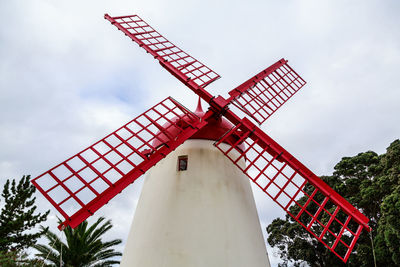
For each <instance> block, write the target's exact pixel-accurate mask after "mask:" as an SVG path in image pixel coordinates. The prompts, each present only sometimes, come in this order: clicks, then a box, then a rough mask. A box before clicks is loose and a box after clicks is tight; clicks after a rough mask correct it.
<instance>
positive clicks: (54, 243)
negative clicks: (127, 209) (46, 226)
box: [34, 217, 122, 267]
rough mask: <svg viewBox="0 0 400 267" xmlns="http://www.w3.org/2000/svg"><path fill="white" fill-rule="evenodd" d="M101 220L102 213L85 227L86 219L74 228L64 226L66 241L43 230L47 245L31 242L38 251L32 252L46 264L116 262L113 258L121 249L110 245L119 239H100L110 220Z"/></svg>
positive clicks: (72, 266)
mask: <svg viewBox="0 0 400 267" xmlns="http://www.w3.org/2000/svg"><path fill="white" fill-rule="evenodd" d="M102 221H104V217H100V218H99V219H98V220H97V221H96V222H95V223H94V224H93V225H91V226H90V227H89V228H88V223H87V221H84V222H82V223H81V224H80V225H79V226H78V227H76V228H75V229H72V228H71V227H69V226H68V227H67V228H65V230H64V234H65V237H66V243H64V242H63V241H61V239H60V238H59V237H57V235H56V234H55V233H53V232H51V231H47V232H46V234H45V237H46V238H47V240H48V241H49V245H48V246H46V245H40V244H38V245H34V248H35V249H36V250H38V251H39V253H38V254H36V256H37V257H40V258H42V259H45V260H47V261H49V262H50V263H51V264H50V266H64V267H88V266H90V267H95V266H96V267H97V266H111V265H113V264H119V260H115V259H113V258H114V257H119V256H121V255H122V253H120V252H117V251H115V250H114V249H113V248H111V247H112V246H115V245H118V244H120V243H121V242H122V241H121V240H120V239H114V240H112V241H109V242H103V241H102V240H101V236H102V235H103V234H104V233H105V232H107V231H108V230H110V228H111V227H112V224H111V221H109V220H108V221H106V222H105V223H104V224H102V225H100V223H101V222H102ZM60 255H61V256H60Z"/></svg>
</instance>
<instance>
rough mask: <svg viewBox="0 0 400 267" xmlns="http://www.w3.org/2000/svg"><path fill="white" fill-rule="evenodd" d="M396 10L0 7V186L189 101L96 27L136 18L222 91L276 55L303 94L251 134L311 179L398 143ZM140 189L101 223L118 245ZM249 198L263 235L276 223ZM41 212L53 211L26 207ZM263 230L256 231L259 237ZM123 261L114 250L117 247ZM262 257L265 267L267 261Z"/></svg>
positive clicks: (259, 198) (392, 4) (123, 42)
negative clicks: (153, 112)
mask: <svg viewBox="0 0 400 267" xmlns="http://www.w3.org/2000/svg"><path fill="white" fill-rule="evenodd" d="M399 7H400V2H399V1H397V0H392V1H389V0H388V1H382V0H380V1H378V0H376V1H372V0H362V1H361V0H359V1H345V0H335V1H320V0H315V1H312V0H307V1H300V0H298V1H292V0H289V1H267V0H263V1H236V0H231V1H228V0H226V1H209V0H203V1H182V0H170V1H160V0H147V1H105V0H97V1H93V0H90V1H75V0H69V1H64V0H62V1H61V0H58V1H51V0H37V1H33V0H32V1H22V0H12V1H6V0H2V1H0V22H1V24H0V25H1V26H0V112H1V113H0V114H1V116H0V146H1V149H0V186H1V188H2V185H3V184H4V182H5V180H6V179H7V178H17V179H19V178H20V177H21V176H22V175H23V174H31V175H32V176H33V177H35V176H37V175H39V174H41V173H42V172H44V171H46V170H48V169H49V168H50V167H52V166H54V165H55V164H57V163H59V162H61V161H63V160H64V159H66V158H67V157H69V156H71V155H73V154H75V153H77V152H79V151H80V150H81V149H83V148H85V147H87V146H88V145H90V144H91V143H93V142H95V141H97V140H98V139H100V138H102V137H104V136H105V135H106V134H108V133H109V132H111V131H113V130H115V129H116V128H117V127H119V126H120V125H122V124H124V123H126V122H127V121H128V120H130V119H132V118H134V117H135V116H137V115H139V114H140V113H141V112H143V111H144V110H146V109H147V108H149V107H150V106H152V105H154V104H156V103H157V102H159V101H161V100H162V99H164V98H165V97H167V96H169V95H171V96H173V97H174V98H176V99H177V100H178V101H180V102H181V103H183V104H184V105H186V106H188V107H191V108H194V106H195V102H196V97H195V96H194V94H193V93H192V92H191V91H190V90H188V89H187V88H185V86H184V85H182V84H180V82H179V81H177V80H176V79H175V78H174V77H172V76H171V75H170V74H169V73H168V72H167V71H165V70H164V69H162V68H161V67H160V66H159V64H157V62H156V61H155V60H154V59H152V57H150V56H148V55H147V54H146V53H145V52H144V50H142V49H139V48H138V46H137V45H134V44H133V43H132V42H131V41H130V40H129V39H128V38H127V37H125V36H123V34H121V32H119V31H118V30H116V28H115V27H113V26H111V24H110V23H109V22H108V21H106V20H104V18H103V15H104V13H109V14H110V15H111V16H117V15H127V14H138V15H140V16H141V17H142V18H143V19H144V20H146V21H147V22H148V23H149V24H150V25H152V26H153V27H154V28H155V29H157V30H158V31H159V32H160V33H161V34H163V35H164V36H166V37H167V38H168V39H170V40H171V41H172V42H174V43H175V44H176V45H178V46H179V47H180V48H182V49H183V50H185V51H186V52H188V53H190V54H191V55H192V56H194V57H196V58H197V59H199V60H200V61H202V62H203V63H205V64H206V65H207V66H209V67H211V68H212V69H213V70H214V71H216V72H217V73H218V74H220V75H221V76H222V78H221V79H219V80H218V81H216V82H214V83H213V84H212V85H210V86H209V87H207V89H209V91H210V92H211V93H212V94H215V95H218V94H221V95H223V96H226V94H227V92H228V91H229V90H231V89H232V88H233V87H235V86H237V85H238V84H240V83H241V82H243V81H245V80H247V79H248V78H249V77H251V76H253V75H254V74H256V73H258V72H259V71H261V70H262V69H264V68H266V67H267V66H269V65H271V64H272V63H274V62H275V61H277V60H279V59H280V58H282V57H284V58H286V59H288V60H289V63H290V65H291V66H292V67H293V68H294V69H295V70H296V71H297V72H298V73H299V74H300V75H301V76H302V77H303V78H304V79H305V80H306V81H307V82H308V83H307V85H306V86H305V87H304V88H303V89H302V90H301V91H299V93H297V94H296V95H295V96H294V97H293V98H292V99H291V100H290V101H289V102H287V103H286V104H285V105H284V106H283V107H282V108H281V109H280V110H279V111H277V112H276V113H275V114H274V115H273V116H272V117H271V118H270V119H269V120H268V121H267V122H266V123H265V125H264V126H263V127H262V128H263V129H264V130H265V131H266V132H267V133H268V134H269V135H270V136H271V137H273V138H274V139H275V140H276V141H277V142H278V143H280V144H281V145H282V146H283V147H284V148H286V149H287V150H288V151H289V152H291V153H292V154H293V155H295V156H296V157H297V158H298V159H299V160H300V161H302V162H303V163H304V164H305V165H306V166H308V167H309V168H310V169H312V170H314V172H315V173H316V174H318V175H322V174H331V173H332V171H333V167H334V165H335V164H336V163H337V162H338V161H339V160H340V159H341V157H343V156H353V155H355V154H357V153H359V152H363V151H366V150H373V151H376V152H378V153H384V152H385V148H386V147H387V146H388V145H389V144H390V142H392V141H393V140H395V139H397V138H399V136H400V123H399V113H400V105H399V99H400V91H399V90H398V89H399V86H398V83H399V77H400V75H399V70H400V34H399V29H400V17H399V13H400V10H399ZM141 182H142V181H141V180H139V181H138V182H137V183H135V184H134V185H133V186H130V187H129V188H127V189H126V190H125V191H124V193H123V194H121V195H119V196H118V197H116V198H115V199H114V200H112V201H111V202H110V204H109V205H107V206H106V207H105V208H103V209H101V210H100V211H99V214H100V215H104V214H107V217H108V218H111V219H112V220H113V223H114V225H115V227H114V228H113V230H112V231H113V232H112V233H111V235H110V236H112V237H114V238H115V237H118V238H122V239H124V241H125V236H126V235H127V231H128V227H127V226H128V225H129V224H130V221H131V219H132V217H133V213H134V209H135V205H136V203H137V198H138V195H139V193H140V187H141ZM253 190H254V191H255V192H254V193H255V197H256V202H257V206H258V210H259V214H260V220H261V225H262V228H263V231H264V229H265V227H266V226H267V225H268V224H269V223H270V222H271V220H272V219H273V218H275V217H276V216H279V215H282V213H281V212H280V211H279V208H278V207H277V206H275V205H274V204H273V203H272V201H270V200H269V199H268V197H267V196H266V195H265V194H264V193H262V192H259V191H258V189H255V188H253ZM38 201H39V203H40V208H41V209H42V210H46V209H51V210H52V213H51V214H52V215H51V217H50V220H49V225H50V226H51V227H52V228H53V229H55V226H56V220H55V215H56V213H55V210H54V209H52V208H51V206H50V204H48V203H47V201H45V200H44V198H43V197H41V196H38ZM264 232H265V231H264ZM121 249H122V248H121ZM268 249H269V251H268V252H269V254H270V257H271V262H272V263H273V265H276V264H277V262H279V259H278V258H276V257H274V256H273V254H274V253H273V251H272V250H271V248H268Z"/></svg>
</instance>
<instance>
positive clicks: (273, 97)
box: [229, 59, 306, 125]
mask: <svg viewBox="0 0 400 267" xmlns="http://www.w3.org/2000/svg"><path fill="white" fill-rule="evenodd" d="M305 84H306V82H305V81H304V80H303V79H302V78H301V77H300V76H299V75H298V74H297V73H296V72H295V71H294V70H293V69H292V68H291V67H290V66H289V65H288V64H287V60H285V59H281V60H279V61H278V62H276V63H275V64H273V65H272V66H270V67H268V68H266V69H265V70H263V71H261V72H260V73H258V74H257V75H255V76H254V77H252V78H250V79H249V80H247V81H246V82H244V83H242V84H241V85H239V86H238V87H236V88H235V89H233V90H232V91H230V92H229V95H230V98H229V101H232V103H233V104H234V105H235V106H236V107H238V108H239V109H241V110H242V111H243V112H245V113H246V114H247V115H249V116H250V117H252V118H253V119H254V120H255V121H257V122H258V123H259V124H260V125H261V124H262V123H264V122H265V121H266V120H267V119H268V118H269V117H270V116H271V115H272V114H273V113H274V112H275V111H276V110H278V109H279V108H280V107H281V106H282V105H283V104H284V103H285V102H286V101H288V100H289V99H290V98H291V97H292V96H293V95H294V94H295V93H296V92H297V91H298V90H300V88H302V87H303V86H304V85H305Z"/></svg>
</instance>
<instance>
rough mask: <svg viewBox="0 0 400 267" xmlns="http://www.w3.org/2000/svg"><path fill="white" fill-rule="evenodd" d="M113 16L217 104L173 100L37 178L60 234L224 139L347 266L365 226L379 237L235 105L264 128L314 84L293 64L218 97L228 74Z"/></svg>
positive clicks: (238, 160)
mask: <svg viewBox="0 0 400 267" xmlns="http://www.w3.org/2000/svg"><path fill="white" fill-rule="evenodd" d="M105 19H107V20H108V21H110V22H111V24H112V25H114V26H115V27H117V28H118V30H120V31H122V32H123V33H124V34H125V35H126V36H128V37H129V38H131V39H132V41H134V42H136V43H137V44H138V45H139V46H140V47H142V48H144V49H145V50H146V52H147V53H149V54H150V55H152V56H153V57H154V58H155V59H156V60H158V62H159V63H160V65H161V66H162V67H163V68H165V69H166V70H167V71H169V72H170V73H171V74H172V75H173V76H175V77H176V78H177V79H178V80H180V81H181V82H182V83H184V84H185V85H186V86H187V87H188V88H189V89H191V90H192V91H193V92H194V93H195V94H197V95H198V96H199V99H202V100H203V101H205V102H206V103H208V104H209V108H208V110H207V111H206V112H203V111H202V110H201V108H200V106H199V107H198V109H197V110H196V112H191V111H190V110H189V109H187V108H185V107H184V106H183V105H181V104H180V103H179V102H178V101H176V100H175V99H173V98H171V97H168V98H166V99H164V100H163V101H161V102H160V103H158V104H157V105H155V106H153V107H152V108H150V109H148V110H147V111H146V112H144V113H143V114H141V115H139V116H138V117H136V118H134V119H133V120H131V121H130V122H128V123H127V124H125V125H123V126H122V127H120V128H119V129H117V130H116V131H114V132H112V133H111V134H109V135H107V136H106V137H105V138H103V139H101V140H99V141H98V142H96V143H94V144H93V145H91V146H89V147H88V148H86V149H84V150H82V151H81V152H79V153H78V154H76V155H74V156H72V157H70V158H69V159H67V160H65V161H64V162H62V163H60V164H58V165H57V166H55V167H53V168H52V169H50V170H49V171H47V172H45V173H43V174H41V175H40V176H38V177H36V178H35V179H33V180H32V183H33V184H34V185H35V186H36V187H37V189H38V190H39V191H40V192H41V193H42V194H43V195H44V196H45V197H46V198H47V199H48V201H49V202H50V203H51V204H52V205H53V206H54V207H55V208H56V209H57V211H58V212H60V213H61V215H62V216H63V217H64V218H65V221H64V222H62V223H61V224H60V225H59V228H60V229H61V230H62V229H64V228H65V227H66V226H71V227H72V228H75V227H76V226H77V225H79V224H80V223H81V222H82V221H84V220H85V219H87V218H88V217H89V216H91V215H93V213H94V212H96V211H97V210H98V209H100V208H101V207H102V206H103V205H105V204H107V203H108V201H109V200H111V199H112V198H113V197H114V196H116V195H117V194H119V193H120V192H121V191H122V190H123V189H124V188H126V187H127V186H128V185H129V184H131V183H133V182H134V181H135V180H136V179H138V178H139V177H140V176H141V175H142V174H144V173H146V172H147V171H148V170H149V169H150V168H152V167H153V166H155V165H156V164H157V163H160V164H162V163H163V162H164V161H166V160H167V159H168V157H170V155H172V154H173V153H174V152H176V151H178V150H179V149H181V148H182V147H183V146H184V145H185V144H186V143H187V142H188V141H189V140H188V139H191V140H192V139H196V138H197V139H208V140H214V141H213V144H214V146H215V149H216V150H219V151H220V155H221V157H223V158H225V159H227V160H229V161H230V162H231V166H232V168H233V167H234V166H233V165H236V166H237V168H236V167H235V168H234V169H235V171H238V170H239V171H240V172H241V173H242V175H243V174H244V175H246V176H247V177H248V178H250V180H251V181H252V182H254V183H255V184H256V185H257V186H258V187H259V188H260V189H261V190H262V191H263V192H265V193H266V194H267V195H268V196H269V197H270V198H272V200H273V201H274V202H276V204H278V206H280V207H281V208H282V209H284V210H285V211H286V212H287V213H288V214H289V215H290V216H291V217H292V218H293V219H294V220H296V221H297V222H298V223H299V224H300V225H301V226H302V227H304V228H305V229H306V230H307V231H308V232H309V233H310V234H311V235H312V236H313V237H314V238H316V239H317V240H318V241H319V242H321V243H322V244H324V245H325V246H326V247H327V248H328V249H329V250H330V251H332V252H333V253H334V254H335V255H337V256H338V257H339V258H340V259H341V260H342V261H344V262H346V261H347V260H348V258H349V256H350V253H351V251H352V250H353V248H354V246H355V244H356V241H357V239H358V237H359V236H360V234H361V232H362V230H363V229H365V230H366V231H371V228H370V227H369V226H368V221H369V220H368V218H366V217H365V216H364V215H363V214H362V213H361V212H360V211H358V210H357V209H356V208H355V207H353V206H352V205H351V204H350V203H349V202H347V201H346V200H345V199H344V198H343V197H341V196H340V195H339V194H338V193H336V192H335V191H334V190H333V189H332V188H330V187H329V186H328V185H327V184H326V183H324V182H323V181H322V180H321V179H320V178H319V177H317V176H316V175H315V174H314V173H313V172H312V171H310V170H309V169H308V168H307V167H306V166H304V165H303V164H302V163H301V162H300V161H298V160H297V159H296V158H295V157H294V156H293V155H291V154H290V153H289V152H287V151H286V150H285V149H284V148H283V147H281V146H280V145H279V144H278V143H277V142H275V141H274V140H273V139H272V138H271V137H269V136H268V135H267V134H266V133H264V132H263V131H262V130H261V129H260V128H259V127H258V126H256V125H255V124H254V123H253V122H252V121H251V120H250V119H248V118H247V117H243V118H241V117H239V115H238V114H237V112H234V111H232V110H231V109H230V107H231V106H234V107H236V109H238V110H240V111H241V112H243V113H244V114H246V115H247V116H248V117H250V118H251V119H253V120H254V121H255V122H256V123H258V124H259V125H261V124H262V123H264V122H265V121H266V120H267V119H268V118H269V117H270V116H271V115H272V114H273V113H274V112H275V111H276V110H278V109H279V108H280V107H281V106H282V105H283V104H284V103H285V102H286V101H287V100H289V99H290V98H291V97H292V96H293V95H294V94H295V93H296V92H297V91H298V90H299V89H301V88H302V87H303V86H304V85H305V81H304V80H303V79H302V78H301V77H300V76H299V75H298V74H297V73H296V72H295V71H294V70H293V69H292V68H291V67H290V66H289V65H288V61H287V60H285V59H281V60H279V61H277V62H276V63H274V64H273V65H271V66H270V67H268V68H266V69H264V70H263V71H261V72H260V73H258V74H257V75H255V76H253V77H251V78H250V79H249V80H247V81H245V82H244V83H242V84H241V85H239V86H238V87H236V88H234V89H233V90H231V91H229V97H228V98H224V97H222V96H213V95H212V94H210V93H209V92H208V91H207V90H205V87H206V86H207V85H209V84H210V83H212V82H214V81H215V80H217V79H218V78H220V76H219V75H218V74H217V73H215V72H214V71H212V70H211V69H210V68H208V67H207V66H205V65H204V64H202V63H201V62H200V61H198V60H196V59H195V58H193V57H191V56H190V55H189V54H187V53H185V52H184V51H182V50H181V49H180V48H178V47H177V46H175V45H174V44H173V43H171V42H170V41H168V40H167V39H166V38H164V37H163V36H162V35H160V34H159V33H158V32H157V31H156V30H154V29H153V28H152V27H151V26H149V25H148V24H147V23H146V22H144V21H143V20H142V19H141V18H140V17H139V16H137V15H130V16H120V17H111V16H109V15H108V14H106V15H105ZM199 103H200V100H199ZM185 141H186V142H185ZM184 143H185V144H184ZM164 158H166V159H164ZM177 160H178V161H177V167H176V170H177V171H184V170H186V169H189V168H190V166H191V161H190V158H188V156H187V155H183V156H178V159H177ZM229 168H230V167H229ZM153 169H154V168H153ZM157 179H158V178H157ZM160 179H161V177H160ZM300 198H301V199H302V201H300ZM304 200H305V201H304ZM128 242H129V241H128ZM250 265H251V264H250ZM250 265H248V266H250Z"/></svg>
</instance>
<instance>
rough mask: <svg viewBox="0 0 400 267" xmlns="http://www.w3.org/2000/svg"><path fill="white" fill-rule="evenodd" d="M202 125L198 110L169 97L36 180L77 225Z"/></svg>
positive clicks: (45, 194) (42, 190)
mask: <svg viewBox="0 0 400 267" xmlns="http://www.w3.org/2000/svg"><path fill="white" fill-rule="evenodd" d="M199 127H202V124H200V122H199V118H198V117H197V116H196V115H195V114H194V113H192V112H190V111H189V110H187V109H186V108H185V107H183V106H182V105H180V104H179V103H178V102H176V101H175V100H174V99H172V98H170V97H169V98H166V99H165V100H163V101H162V102H160V103H159V104H157V105H155V106H154V107H152V108H150V109H149V110H147V111H146V112H144V113H143V114H141V115H140V116H138V117H136V118H135V119H133V120H131V121H130V122H128V123H127V124H125V125H124V126H122V127H120V128H119V129H117V130H116V131H114V132H112V133H111V134H109V135H107V136H106V137H104V138H103V139H101V140H99V141H98V142H96V143H94V144H93V145H91V146H89V147H88V148H86V149H84V150H82V151H81V152H79V153H78V154H76V155H74V156H72V157H71V158H69V159H67V160H65V161H64V162H62V163H60V164H58V165H57V166H55V167H53V168H52V169H50V170H49V171H47V172H45V173H43V174H42V175H40V176H38V177H37V178H35V179H33V180H32V183H33V184H34V185H35V186H36V187H37V188H38V189H39V191H40V192H41V193H42V194H43V195H44V196H45V197H46V198H47V199H48V200H49V201H50V202H51V203H52V204H53V206H54V207H55V208H56V209H57V210H58V211H59V212H60V213H61V215H62V216H63V217H64V218H65V219H66V220H67V222H68V224H70V225H71V226H72V227H74V225H77V224H79V223H80V222H81V221H82V218H87V217H88V216H90V215H91V214H93V212H95V211H96V210H97V209H98V208H99V207H101V206H102V205H104V204H105V203H107V201H108V200H109V199H111V198H112V197H114V196H115V195H116V194H117V193H119V192H121V190H122V189H124V188H125V186H126V185H127V184H129V183H132V182H133V181H134V180H136V179H137V178H138V177H139V176H140V175H142V174H143V173H144V172H145V171H146V170H147V169H148V168H150V167H151V166H153V165H154V164H155V163H157V162H158V161H159V160H160V159H162V158H163V157H165V156H166V154H167V153H169V152H170V151H171V150H172V149H174V148H175V147H177V146H178V145H179V144H181V143H182V142H183V141H184V140H186V139H187V138H188V136H190V135H192V134H193V133H195V132H196V131H197V130H198V128H199Z"/></svg>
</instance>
